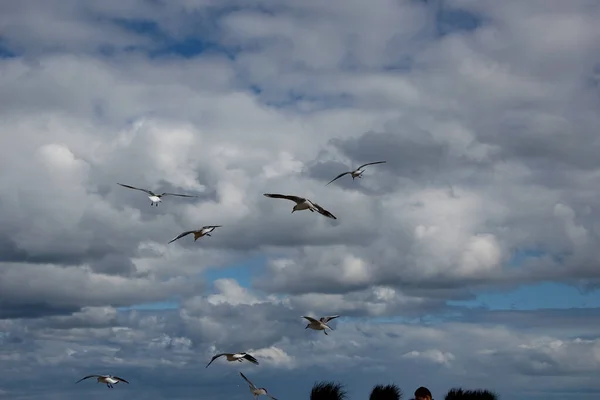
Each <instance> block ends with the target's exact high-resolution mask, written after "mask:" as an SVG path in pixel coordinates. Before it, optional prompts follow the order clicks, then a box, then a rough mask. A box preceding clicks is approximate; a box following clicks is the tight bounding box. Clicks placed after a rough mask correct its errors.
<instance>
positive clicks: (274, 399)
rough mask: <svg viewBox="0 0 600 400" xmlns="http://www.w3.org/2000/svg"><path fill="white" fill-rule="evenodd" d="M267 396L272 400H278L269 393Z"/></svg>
mask: <svg viewBox="0 0 600 400" xmlns="http://www.w3.org/2000/svg"><path fill="white" fill-rule="evenodd" d="M267 396H269V397H270V398H271V399H273V400H277V399H276V398H275V397H273V396H271V395H270V394H268V393H267Z"/></svg>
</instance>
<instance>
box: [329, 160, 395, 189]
mask: <svg viewBox="0 0 600 400" xmlns="http://www.w3.org/2000/svg"><path fill="white" fill-rule="evenodd" d="M385 162H386V161H375V162H371V163H367V164H363V165H361V166H360V167H358V168H356V169H355V170H354V171H347V172H344V173H341V174H339V175H338V176H336V177H335V178H333V179H332V180H331V181H329V182H328V183H327V184H326V185H325V186H327V185H329V184H330V183H331V182H333V181H335V180H336V179H340V178H341V177H342V176H344V175H348V174H350V175H352V180H354V179H355V178H362V174H363V172H365V170H364V169H363V168H364V167H366V166H367V165H374V164H384V163H385Z"/></svg>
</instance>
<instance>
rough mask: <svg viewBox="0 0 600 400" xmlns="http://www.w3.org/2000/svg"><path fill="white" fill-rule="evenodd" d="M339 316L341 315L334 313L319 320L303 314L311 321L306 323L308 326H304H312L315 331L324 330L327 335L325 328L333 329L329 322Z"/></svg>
mask: <svg viewBox="0 0 600 400" xmlns="http://www.w3.org/2000/svg"><path fill="white" fill-rule="evenodd" d="M337 317H339V315H332V316H330V317H321V318H319V319H318V320H316V319H314V318H312V317H306V316H302V318H306V319H307V320H308V321H309V324H308V325H306V328H304V329H308V328H310V329H314V330H315V331H323V333H324V334H326V335H327V331H326V330H325V329H331V330H333V328H332V327H330V326H329V325H327V323H328V322H329V321H331V320H332V319H335V318H337Z"/></svg>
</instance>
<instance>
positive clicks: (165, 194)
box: [160, 192, 198, 197]
mask: <svg viewBox="0 0 600 400" xmlns="http://www.w3.org/2000/svg"><path fill="white" fill-rule="evenodd" d="M160 195H161V197H162V196H179V197H198V196H194V195H191V194H179V193H169V192H164V193H161V194H160Z"/></svg>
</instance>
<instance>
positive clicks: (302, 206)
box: [264, 193, 337, 219]
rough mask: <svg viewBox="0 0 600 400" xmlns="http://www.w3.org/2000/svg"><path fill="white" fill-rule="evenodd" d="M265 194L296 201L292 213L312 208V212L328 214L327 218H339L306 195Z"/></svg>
mask: <svg viewBox="0 0 600 400" xmlns="http://www.w3.org/2000/svg"><path fill="white" fill-rule="evenodd" d="M264 196H267V197H271V198H273V199H287V200H291V201H293V202H295V203H296V205H295V206H294V208H293V209H292V213H293V212H294V211H302V210H310V211H311V212H315V211H316V212H318V213H319V214H321V215H324V216H326V217H327V218H332V219H337V218H336V217H335V215H333V214H332V213H330V212H329V211H327V210H326V209H324V208H323V207H321V206H320V205H318V204H317V203H315V202H313V201H310V200H309V199H306V198H304V197H298V196H287V195H284V194H275V193H265V194H264Z"/></svg>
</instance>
